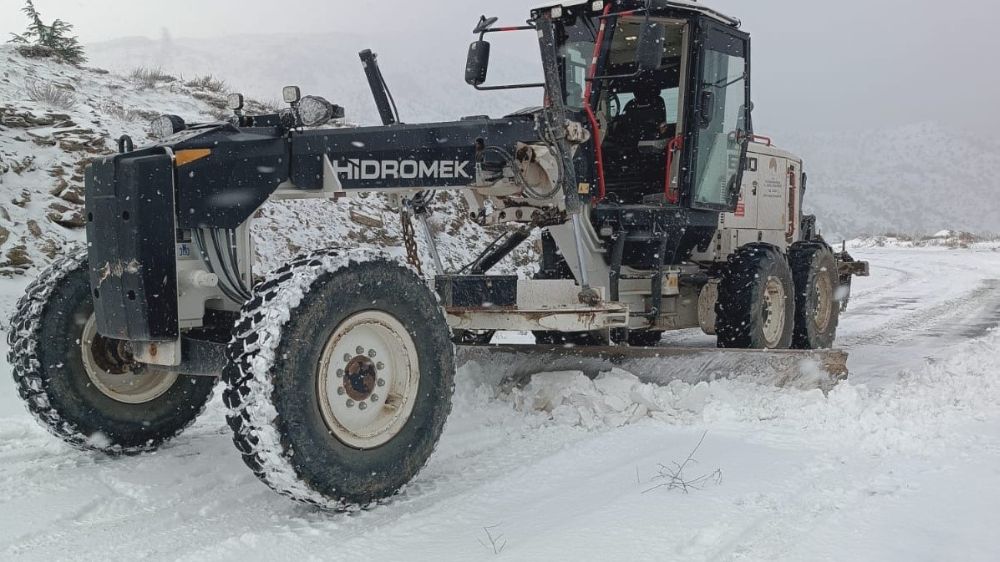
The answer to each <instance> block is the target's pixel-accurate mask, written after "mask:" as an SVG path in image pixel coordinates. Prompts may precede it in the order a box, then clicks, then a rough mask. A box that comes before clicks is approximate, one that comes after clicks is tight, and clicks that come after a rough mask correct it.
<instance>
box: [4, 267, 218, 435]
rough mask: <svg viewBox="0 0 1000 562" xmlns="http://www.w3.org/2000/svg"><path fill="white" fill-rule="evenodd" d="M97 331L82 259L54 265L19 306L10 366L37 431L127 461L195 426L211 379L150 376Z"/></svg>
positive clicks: (117, 343)
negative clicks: (38, 427) (130, 455)
mask: <svg viewBox="0 0 1000 562" xmlns="http://www.w3.org/2000/svg"><path fill="white" fill-rule="evenodd" d="M96 326H97V322H96V316H95V315H94V304H93V299H92V296H91V292H90V281H89V277H88V267H87V253H86V251H79V252H75V253H73V254H72V255H70V256H68V257H65V258H63V259H62V260H59V261H57V262H56V263H55V264H53V265H52V266H51V267H50V268H49V269H47V270H46V271H44V272H43V273H42V274H41V275H40V276H39V277H38V279H37V280H36V281H35V282H34V283H33V284H32V285H31V286H30V287H28V290H27V293H26V294H25V296H24V297H22V298H21V300H20V301H19V302H18V307H17V313H16V314H15V315H14V320H13V321H12V323H11V329H10V335H9V337H8V340H9V342H10V353H9V355H8V360H9V361H10V364H11V366H12V367H13V372H14V382H15V383H16V384H17V387H18V392H19V393H20V395H21V397H22V398H23V399H24V400H25V403H26V404H27V407H28V411H29V412H31V414H32V415H33V416H34V417H35V419H36V420H38V422H39V423H40V424H41V425H42V426H44V427H45V428H46V429H48V430H49V431H50V432H51V433H53V434H55V435H56V436H57V437H59V438H61V439H63V440H64V441H66V442H67V443H69V444H70V445H72V446H74V447H77V448H80V449H89V450H96V451H102V452H105V453H110V454H128V453H140V452H144V451H151V450H154V449H156V448H157V447H159V446H160V445H162V444H163V443H165V442H166V441H167V440H169V439H171V438H173V437H175V436H177V435H178V434H180V433H181V432H182V431H183V430H184V429H185V428H187V427H188V426H189V425H190V424H191V423H192V422H194V420H195V418H197V417H198V415H199V414H200V413H201V412H202V411H203V410H204V408H205V405H206V404H207V403H208V401H209V399H210V398H211V396H212V390H213V388H214V387H215V382H216V381H215V379H214V378H206V377H187V376H180V375H177V374H172V373H159V372H150V371H148V370H147V369H146V368H145V367H143V366H141V365H139V364H137V363H136V362H135V361H133V359H132V357H131V353H130V352H129V347H128V345H126V344H125V342H121V341H117V340H112V339H108V338H104V337H102V336H101V335H100V334H98V333H97V327H96Z"/></svg>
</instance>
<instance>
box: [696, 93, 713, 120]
mask: <svg viewBox="0 0 1000 562" xmlns="http://www.w3.org/2000/svg"><path fill="white" fill-rule="evenodd" d="M698 117H699V118H700V121H701V128H702V129H705V128H707V127H708V126H709V125H711V124H712V119H713V118H714V117H715V94H714V93H712V92H709V91H708V90H705V91H703V92H702V93H701V104H700V107H699V108H698Z"/></svg>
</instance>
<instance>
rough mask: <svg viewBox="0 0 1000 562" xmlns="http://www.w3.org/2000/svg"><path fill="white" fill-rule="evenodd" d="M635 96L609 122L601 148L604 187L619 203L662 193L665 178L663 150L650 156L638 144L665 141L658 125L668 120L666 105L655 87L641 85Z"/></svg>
mask: <svg viewBox="0 0 1000 562" xmlns="http://www.w3.org/2000/svg"><path fill="white" fill-rule="evenodd" d="M634 95H635V98H634V99H633V100H631V101H630V102H628V103H627V104H626V105H625V108H624V110H623V111H622V113H621V115H619V116H618V117H617V118H615V119H614V121H612V123H611V126H610V127H609V129H608V136H607V138H606V139H605V141H604V147H603V148H604V155H605V173H606V174H607V180H606V185H607V188H608V191H609V192H610V193H611V195H612V196H613V197H612V198H613V200H617V201H619V202H621V203H639V202H641V201H642V198H643V197H644V196H645V195H652V194H654V193H657V192H658V191H662V190H663V182H664V175H665V166H664V161H665V155H666V153H665V151H664V152H657V151H654V152H652V153H650V152H649V150H648V149H645V150H641V149H640V143H641V142H643V141H655V140H660V139H662V138H665V137H664V135H663V133H661V131H660V126H661V125H663V124H664V123H665V122H666V121H667V104H666V103H665V102H664V101H663V97H661V96H660V89H659V88H658V87H657V86H656V85H651V84H642V85H640V86H639V87H638V88H637V89H636V91H635V94H634ZM668 132H669V131H668Z"/></svg>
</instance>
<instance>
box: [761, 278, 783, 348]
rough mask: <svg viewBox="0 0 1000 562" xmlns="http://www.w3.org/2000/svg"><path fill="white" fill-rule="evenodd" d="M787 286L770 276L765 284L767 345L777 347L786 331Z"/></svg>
mask: <svg viewBox="0 0 1000 562" xmlns="http://www.w3.org/2000/svg"><path fill="white" fill-rule="evenodd" d="M785 304H786V301H785V286H784V285H783V284H782V283H781V279H778V278H777V277H768V278H767V284H766V285H765V286H764V306H763V310H762V311H761V313H762V314H763V316H764V318H763V332H764V341H765V343H766V344H767V347H769V348H774V347H777V346H778V344H779V343H780V342H781V335H782V334H783V333H784V331H785Z"/></svg>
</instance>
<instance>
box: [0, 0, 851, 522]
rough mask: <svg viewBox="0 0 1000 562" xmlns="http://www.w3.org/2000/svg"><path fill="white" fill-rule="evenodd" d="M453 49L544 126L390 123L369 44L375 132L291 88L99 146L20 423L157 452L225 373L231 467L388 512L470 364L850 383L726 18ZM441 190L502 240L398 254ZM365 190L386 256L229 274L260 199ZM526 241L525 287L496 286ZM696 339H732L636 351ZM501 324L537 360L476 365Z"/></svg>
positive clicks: (839, 283) (635, 12)
mask: <svg viewBox="0 0 1000 562" xmlns="http://www.w3.org/2000/svg"><path fill="white" fill-rule="evenodd" d="M510 32H524V33H525V34H526V35H527V34H531V35H533V36H536V37H537V41H538V46H539V50H540V54H541V62H542V69H543V76H542V77H541V78H540V81H539V82H538V83H534V84H513V85H488V84H487V78H488V67H489V60H490V43H489V42H488V41H486V38H487V37H488V36H490V35H491V34H494V33H510ZM475 34H476V35H477V36H478V39H477V40H476V41H475V42H474V43H473V44H472V46H471V48H470V50H469V58H468V64H467V67H466V80H467V82H468V83H469V84H470V85H472V86H474V87H475V88H477V89H480V90H493V89H507V88H538V89H539V90H541V92H540V95H539V98H540V99H544V105H543V106H542V107H538V108H530V109H526V110H522V111H518V112H516V113H512V114H510V115H507V116H504V117H502V118H490V117H486V116H472V117H466V118H462V119H460V120H458V121H454V122H448V123H429V124H404V123H402V122H400V119H399V115H398V112H397V111H396V110H395V103H394V101H393V98H392V96H391V95H390V94H389V90H388V87H387V85H386V81H385V79H384V77H383V76H382V73H381V72H380V70H379V68H378V62H377V59H376V57H375V55H374V54H373V53H371V52H370V51H364V52H362V53H361V58H362V61H363V63H364V71H365V74H366V76H367V78H368V81H369V83H370V85H371V87H372V91H373V94H374V98H375V103H376V105H377V107H378V109H379V113H380V115H381V117H382V121H383V124H382V125H381V126H374V127H352V128H347V127H339V128H335V127H326V126H324V125H327V124H328V123H329V122H330V121H331V120H336V119H337V118H339V117H342V116H343V109H342V108H340V107H338V106H335V105H333V104H331V103H329V102H327V101H326V100H325V99H323V98H320V97H316V96H306V97H302V96H301V95H300V93H299V90H298V88H295V87H289V88H286V89H285V92H284V97H285V101H286V102H288V104H289V107H288V108H286V109H284V110H281V111H279V112H277V113H274V114H269V115H246V114H245V113H244V112H243V110H242V106H243V104H242V97H241V96H239V95H235V96H233V97H232V101H231V107H232V109H233V110H234V115H233V117H232V118H231V119H230V120H228V121H226V122H217V123H209V124H200V125H194V124H186V123H184V121H183V120H182V119H180V118H179V117H176V116H169V115H168V116H163V117H161V118H160V119H158V120H157V121H156V122H155V123H154V130H155V132H156V133H157V134H158V136H159V137H160V139H159V141H158V142H157V143H156V144H154V145H152V146H146V147H141V148H135V147H134V146H133V142H132V141H131V139H128V138H122V139H121V140H120V143H119V147H120V153H119V154H117V155H115V156H109V157H106V158H99V159H97V160H94V161H93V162H92V163H90V165H89V167H88V168H87V173H86V218H87V239H88V244H87V246H86V248H84V249H82V250H79V251H75V252H71V253H69V254H68V255H66V256H65V257H64V258H62V259H61V260H59V261H57V262H56V263H55V264H53V265H52V266H51V267H50V268H49V269H48V270H47V271H45V272H44V273H42V274H41V276H40V277H39V278H38V280H37V281H35V282H34V283H33V284H32V285H31V287H30V288H29V289H28V291H27V294H26V295H25V296H24V297H23V298H22V299H21V301H20V303H19V306H18V310H17V313H16V315H15V316H14V318H13V321H12V327H11V330H10V338H9V339H10V344H11V348H10V356H9V359H10V362H11V364H12V365H13V369H14V378H15V380H16V382H17V385H18V388H19V391H20V393H21V395H22V396H23V398H24V399H25V401H26V402H27V405H28V408H29V410H30V411H31V412H32V414H34V416H35V417H36V418H37V419H38V420H39V421H40V422H41V423H42V424H43V425H44V426H45V427H47V428H48V429H49V430H50V431H51V432H53V433H54V434H55V435H57V436H59V437H60V438H62V439H64V440H66V441H67V442H69V443H70V444H72V445H74V446H76V447H79V448H82V449H89V450H98V451H104V452H107V453H111V454H131V453H141V452H144V451H151V450H154V449H156V448H157V447H159V446H161V445H162V444H163V443H165V442H166V441H167V440H169V439H171V438H173V437H175V436H177V435H178V434H179V433H180V432H181V431H183V430H184V429H185V427H187V426H188V425H189V424H190V423H192V422H193V420H194V419H195V418H196V417H197V416H198V414H199V413H200V412H201V411H202V410H203V409H204V407H205V405H206V403H207V402H208V400H209V398H210V396H211V393H212V390H213V387H214V386H215V384H216V381H217V380H218V378H219V377H220V376H221V378H222V380H223V381H224V383H225V390H224V395H223V396H224V401H225V405H226V407H227V420H228V423H229V425H230V426H231V428H232V430H233V435H234V442H235V444H236V446H237V448H238V449H239V451H240V453H241V454H242V456H243V459H244V461H245V462H246V464H247V465H248V466H249V467H250V468H251V469H252V470H253V471H254V473H255V474H256V475H257V476H258V477H260V479H261V480H263V481H264V482H265V483H266V484H267V485H269V486H270V487H271V488H273V489H274V490H276V491H278V492H279V493H281V494H284V495H286V496H289V497H291V498H293V499H296V500H299V501H303V502H308V503H311V504H315V505H318V506H322V507H325V508H331V509H337V510H344V509H352V508H356V507H359V506H361V507H363V506H367V505H370V504H373V503H376V502H379V501H382V500H385V499H386V498H389V497H391V496H392V495H394V494H396V493H397V492H398V491H399V490H400V489H401V488H402V487H403V486H404V485H405V484H406V483H407V482H409V481H410V480H411V479H412V478H413V477H414V476H415V475H416V474H417V473H418V471H419V470H420V469H421V468H422V467H423V466H424V464H425V463H426V462H427V460H428V458H429V457H430V456H431V453H432V451H433V450H434V447H435V445H436V444H437V441H438V439H439V437H440V435H441V431H442V428H443V426H444V423H445V420H446V418H447V416H448V414H449V411H450V409H451V394H452V391H453V386H454V377H455V373H456V362H457V361H459V360H462V359H461V356H462V355H463V354H466V353H472V354H473V355H475V353H480V354H482V353H497V354H501V355H502V354H504V353H517V354H520V355H521V356H522V357H523V356H527V357H532V358H534V359H536V360H539V362H540V363H544V364H543V365H541V366H540V367H536V372H537V370H538V369H542V368H546V367H548V368H552V367H555V366H557V365H564V366H565V365H568V366H571V367H578V368H589V367H592V366H593V364H594V362H597V363H599V364H602V365H603V364H614V363H620V362H621V361H626V362H627V361H628V360H629V359H630V358H631V359H636V360H638V359H641V360H642V361H644V362H645V363H643V365H645V366H642V367H639V368H637V369H636V372H637V374H639V375H640V376H644V377H647V378H648V377H651V376H652V373H655V372H659V371H658V370H660V369H662V368H663V366H664V365H667V366H669V365H675V366H677V367H676V368H675V371H676V370H677V369H678V368H679V369H680V370H682V371H685V372H687V373H689V374H693V375H694V376H705V374H706V373H707V372H709V371H710V369H709V370H706V366H705V365H701V366H694V365H693V363H692V357H693V358H694V359H695V360H699V359H705V358H706V357H707V356H708V355H709V354H712V356H713V358H714V359H712V360H714V361H716V363H717V364H718V358H719V357H721V358H723V359H722V363H723V365H722V367H720V368H718V369H716V371H717V373H716V374H718V376H736V375H739V374H741V373H743V372H746V370H747V369H748V368H749V365H750V364H752V363H754V362H755V361H762V362H765V363H767V362H772V363H773V362H778V363H780V362H784V363H783V367H782V368H783V369H784V371H785V372H786V374H784V375H782V376H783V377H786V378H785V379H782V380H783V381H784V382H788V380H789V378H788V377H789V376H788V375H787V372H788V371H793V372H794V371H796V369H798V368H800V367H801V365H802V364H803V363H804V362H806V361H807V360H810V359H816V360H817V363H818V364H820V365H821V366H824V367H825V368H826V370H827V371H829V373H828V375H829V376H826V377H825V380H827V382H829V381H830V380H831V379H835V378H837V377H838V376H842V375H843V374H844V370H843V355H842V354H840V355H837V357H840V362H839V363H838V361H837V360H836V357H835V358H834V360H831V359H830V358H831V356H832V355H836V354H837V352H834V351H829V352H824V351H808V350H814V349H823V348H829V347H831V345H832V343H833V341H834V336H835V332H836V327H837V320H838V314H839V312H840V308H841V306H842V304H843V303H845V302H846V298H847V294H848V292H849V287H850V279H851V275H852V274H866V273H867V266H866V264H864V263H862V262H854V261H853V260H851V259H850V256H848V255H846V253H843V254H836V253H835V252H834V251H833V250H832V249H831V248H830V247H829V246H828V245H827V244H826V243H825V242H824V241H823V239H822V238H821V237H820V236H819V235H818V233H817V231H816V228H815V220H814V219H813V218H811V217H804V216H803V215H802V199H803V195H804V194H805V191H806V183H807V182H806V179H807V178H806V174H805V173H804V171H803V163H802V161H801V160H800V159H799V158H797V157H795V156H793V155H791V154H789V153H787V152H784V151H781V150H779V149H777V148H775V147H774V146H773V145H772V143H771V142H770V141H769V140H768V139H765V138H763V137H760V136H757V135H755V133H754V129H753V126H752V119H751V117H752V107H753V106H752V103H751V101H750V100H751V98H750V92H751V90H750V38H749V36H748V35H747V34H746V33H745V32H743V31H741V30H740V23H739V22H738V21H737V20H735V19H733V18H730V17H728V16H725V15H723V14H720V13H719V12H717V11H715V10H712V9H710V8H708V7H706V6H704V5H702V4H697V3H693V2H687V1H667V0H641V1H640V0H614V1H611V0H604V1H602V0H597V1H587V2H565V3H563V4H558V5H549V6H545V7H541V8H538V9H536V10H533V11H532V12H531V17H530V19H529V20H528V22H527V23H526V24H525V25H521V26H515V27H497V26H496V19H495V18H493V19H491V18H485V17H484V18H482V19H481V20H480V22H479V24H478V25H477V26H476V28H475ZM439 190H453V191H455V192H458V193H460V194H461V195H462V196H463V197H464V198H465V200H466V201H467V203H468V209H469V217H468V218H469V220H472V221H476V222H478V223H480V224H482V225H489V226H495V227H496V226H499V227H504V228H505V235H504V236H503V237H501V238H500V239H498V240H496V241H495V242H494V243H493V244H491V245H490V246H489V247H488V248H487V249H486V250H485V251H484V252H483V253H482V254H481V255H480V256H479V257H478V258H477V259H476V260H475V261H474V262H473V263H470V264H468V265H467V266H466V267H465V268H464V269H462V270H461V271H458V272H454V271H445V270H444V268H443V267H442V265H441V260H440V259H439V258H438V257H437V251H436V247H435V245H434V239H433V235H432V232H431V231H430V229H425V230H424V232H423V234H424V235H423V236H422V243H423V244H426V245H427V250H429V254H430V255H431V256H434V259H433V262H434V263H433V264H421V263H420V260H419V255H420V252H419V251H418V250H417V243H418V236H417V230H416V229H415V228H414V224H417V225H423V226H426V220H427V215H428V213H429V211H428V209H429V206H428V202H429V201H430V198H431V197H432V196H433V194H434V193H435V192H436V191H439ZM362 192H381V193H384V194H386V195H387V198H386V200H387V201H388V202H389V204H390V205H391V206H393V207H394V208H397V209H399V210H400V212H401V216H402V217H403V223H404V224H403V232H404V238H405V240H406V242H407V244H406V246H407V249H408V252H407V255H408V258H409V259H407V260H399V259H396V258H394V257H392V256H391V255H390V254H388V253H384V252H381V251H375V250H366V249H358V248H349V247H342V246H340V245H339V244H340V241H330V243H329V245H330V248H329V249H323V250H319V251H315V252H311V253H308V254H305V255H303V256H301V257H299V258H296V259H294V260H292V261H290V262H289V263H287V264H285V265H284V266H283V267H281V268H279V269H278V270H277V271H273V272H270V273H267V274H266V275H263V276H261V274H260V273H259V272H254V271H253V267H252V265H253V262H254V260H253V257H254V250H253V247H252V244H251V240H250V235H249V224H250V222H251V220H252V218H253V216H254V214H255V212H256V211H257V210H258V209H259V208H260V207H261V205H263V204H264V203H265V202H267V201H269V200H277V199H316V200H322V199H339V198H342V197H350V196H353V195H355V194H358V193H362ZM537 232H541V240H542V250H543V251H542V253H541V260H540V262H541V263H540V264H539V270H538V273H537V275H536V276H535V277H534V278H531V279H520V278H517V277H516V276H508V275H491V274H490V271H491V270H493V269H494V267H495V266H496V265H497V264H498V263H499V262H500V261H502V259H503V258H504V257H505V256H506V255H508V254H509V253H510V252H511V251H512V250H513V249H514V248H516V247H517V246H518V245H519V244H522V243H524V242H525V241H526V240H529V239H530V238H531V236H532V234H533V233H537ZM430 269H433V270H434V271H433V275H432V276H431V275H428V274H429V273H430ZM429 277H430V279H429ZM699 326H701V327H702V328H703V329H704V330H705V331H706V332H708V333H710V334H717V340H718V346H719V347H722V348H728V349H726V350H725V351H716V352H711V351H708V350H696V351H690V350H688V351H684V350H671V349H667V348H657V347H651V346H655V344H657V342H659V341H660V339H661V335H662V334H663V332H665V331H668V330H677V329H682V328H696V327H699ZM510 330H515V331H523V332H532V333H534V335H535V339H536V341H537V343H538V346H536V347H531V348H528V349H525V348H523V347H515V348H513V349H512V348H509V347H504V346H490V347H483V345H485V344H486V343H488V341H489V339H490V337H491V336H492V334H493V333H494V332H496V331H510ZM455 342H457V343H459V344H461V346H460V347H459V348H458V349H459V350H460V352H459V354H458V356H457V355H456V346H455V345H454V343H455ZM477 344H478V345H479V347H477V346H476V345H477ZM788 348H796V349H798V350H803V351H787V349H788ZM469 350H472V351H469ZM484 350H486V351H484ZM741 350H743V351H741ZM761 350H763V351H761ZM831 354H832V355H831ZM500 362H508V361H507V360H501V361H500ZM831 365H833V366H831ZM837 365H839V366H837ZM508 366H509V365H508ZM679 376H680V377H681V378H684V373H681V374H680V375H679ZM713 376H715V375H713ZM654 378H655V377H654ZM790 378H791V379H794V378H795V375H794V374H792V375H790Z"/></svg>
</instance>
